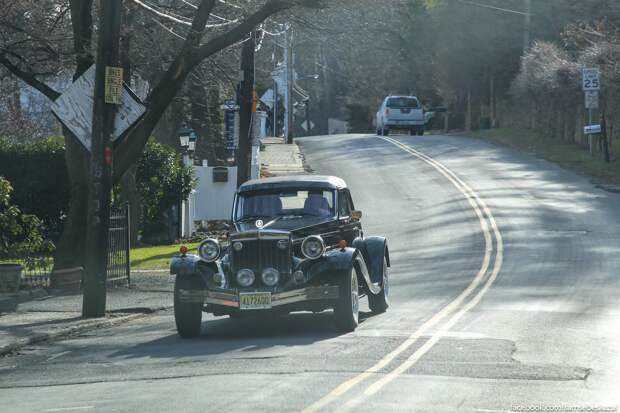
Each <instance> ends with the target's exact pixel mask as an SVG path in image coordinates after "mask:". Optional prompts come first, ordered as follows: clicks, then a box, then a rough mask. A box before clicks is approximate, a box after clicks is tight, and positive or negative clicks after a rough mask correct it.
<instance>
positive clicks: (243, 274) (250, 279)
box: [237, 268, 255, 287]
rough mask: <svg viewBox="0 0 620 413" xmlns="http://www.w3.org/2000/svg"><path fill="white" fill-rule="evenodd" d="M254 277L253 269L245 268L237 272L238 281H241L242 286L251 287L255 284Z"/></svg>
mask: <svg viewBox="0 0 620 413" xmlns="http://www.w3.org/2000/svg"><path fill="white" fill-rule="evenodd" d="M254 279H255V277H254V272H253V271H252V270H248V269H247V268H244V269H242V270H239V272H237V283H239V286H241V287H249V286H250V285H252V284H254Z"/></svg>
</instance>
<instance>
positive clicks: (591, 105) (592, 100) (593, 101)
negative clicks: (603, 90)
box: [585, 90, 598, 109]
mask: <svg viewBox="0 0 620 413" xmlns="http://www.w3.org/2000/svg"><path fill="white" fill-rule="evenodd" d="M585 96H586V109H598V90H586V92H585Z"/></svg>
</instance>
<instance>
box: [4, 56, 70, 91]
mask: <svg viewBox="0 0 620 413" xmlns="http://www.w3.org/2000/svg"><path fill="white" fill-rule="evenodd" d="M0 64H2V65H3V66H4V67H6V68H7V69H8V70H9V71H10V72H11V73H13V74H14V75H15V76H17V77H18V78H20V79H21V80H23V81H24V82H26V83H27V84H28V85H30V86H32V87H33V88H35V89H36V90H38V91H39V92H41V93H42V94H44V95H45V96H47V98H48V99H50V100H52V101H54V100H56V99H57V98H58V97H59V96H60V93H58V92H57V91H56V90H54V89H52V88H51V87H49V86H48V85H46V84H45V83H43V82H41V81H40V80H39V79H37V77H36V76H37V75H36V74H35V73H32V72H26V71H24V70H21V69H20V68H19V67H17V66H16V65H14V64H13V63H12V62H11V61H10V60H9V59H8V57H6V54H5V53H2V54H0Z"/></svg>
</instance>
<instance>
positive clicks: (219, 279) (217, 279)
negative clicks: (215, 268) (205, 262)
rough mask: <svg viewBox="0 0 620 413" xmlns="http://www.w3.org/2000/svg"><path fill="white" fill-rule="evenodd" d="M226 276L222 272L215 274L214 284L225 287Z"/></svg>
mask: <svg viewBox="0 0 620 413" xmlns="http://www.w3.org/2000/svg"><path fill="white" fill-rule="evenodd" d="M224 280H225V278H224V274H222V273H221V272H216V273H215V274H213V282H214V283H216V284H218V285H223V284H224Z"/></svg>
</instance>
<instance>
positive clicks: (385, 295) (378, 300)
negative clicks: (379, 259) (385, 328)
mask: <svg viewBox="0 0 620 413" xmlns="http://www.w3.org/2000/svg"><path fill="white" fill-rule="evenodd" d="M389 292H390V283H389V280H388V266H387V260H386V259H385V257H384V258H383V280H382V282H381V292H379V294H377V295H374V294H372V293H369V294H368V306H369V307H370V310H371V311H372V312H373V313H376V314H380V313H385V311H386V310H387V309H388V307H389V306H390V298H389Z"/></svg>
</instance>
